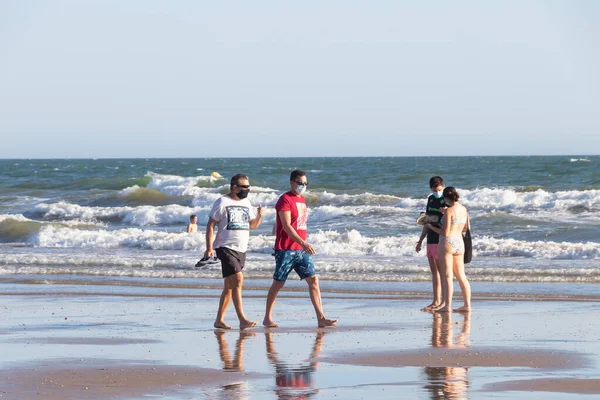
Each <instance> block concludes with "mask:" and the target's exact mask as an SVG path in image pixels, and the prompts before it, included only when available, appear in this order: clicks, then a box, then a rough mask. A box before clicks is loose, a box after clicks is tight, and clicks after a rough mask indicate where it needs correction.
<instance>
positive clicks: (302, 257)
mask: <svg viewBox="0 0 600 400" xmlns="http://www.w3.org/2000/svg"><path fill="white" fill-rule="evenodd" d="M292 269H293V270H294V271H296V273H297V274H298V276H299V277H300V279H306V278H310V277H311V276H313V275H316V274H317V271H315V264H314V263H313V259H312V257H311V256H310V254H308V253H307V252H306V251H304V250H275V273H274V274H273V279H275V280H276V281H279V282H285V281H286V279H287V277H288V275H289V274H290V272H292Z"/></svg>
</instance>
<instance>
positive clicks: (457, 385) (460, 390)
mask: <svg viewBox="0 0 600 400" xmlns="http://www.w3.org/2000/svg"><path fill="white" fill-rule="evenodd" d="M464 316H465V321H464V324H463V328H462V330H461V333H460V335H458V336H457V338H456V341H455V340H454V334H453V330H452V317H451V314H450V313H442V314H437V313H435V314H433V324H432V329H431V345H432V346H433V347H441V348H456V347H468V346H469V334H470V332H471V313H465V314H464ZM424 372H425V375H427V379H428V381H429V383H428V384H427V385H425V389H427V390H428V391H429V393H430V395H431V398H432V399H434V400H438V399H439V400H442V399H468V398H469V394H468V389H469V368H467V367H425V371H424Z"/></svg>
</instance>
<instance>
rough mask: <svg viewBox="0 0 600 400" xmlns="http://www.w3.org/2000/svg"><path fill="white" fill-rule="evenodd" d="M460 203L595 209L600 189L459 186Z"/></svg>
mask: <svg viewBox="0 0 600 400" xmlns="http://www.w3.org/2000/svg"><path fill="white" fill-rule="evenodd" d="M458 192H459V194H460V196H461V203H462V204H463V205H465V206H466V207H468V208H470V209H475V210H485V211H495V210H499V211H531V210H551V211H562V212H569V210H572V209H573V208H574V207H577V208H581V207H583V208H584V209H587V210H590V211H598V210H599V209H600V190H595V189H592V190H569V191H558V192H547V191H545V190H542V189H538V190H536V191H529V192H521V191H517V190H515V189H490V188H483V189H476V190H460V189H458Z"/></svg>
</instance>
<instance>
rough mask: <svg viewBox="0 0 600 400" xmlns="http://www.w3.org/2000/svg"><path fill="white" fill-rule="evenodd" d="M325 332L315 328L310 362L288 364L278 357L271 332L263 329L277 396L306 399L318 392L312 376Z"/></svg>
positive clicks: (280, 397)
mask: <svg viewBox="0 0 600 400" xmlns="http://www.w3.org/2000/svg"><path fill="white" fill-rule="evenodd" d="M325 332H326V331H325V330H324V329H318V330H317V334H316V337H315V343H314V345H313V349H312V353H311V355H310V362H304V363H302V364H289V363H286V362H284V361H282V360H280V359H279V357H278V354H277V351H276V350H275V344H274V342H273V334H272V333H271V332H270V331H269V330H267V331H265V340H266V346H267V357H269V360H270V361H271V364H273V366H274V367H275V385H276V390H275V393H276V394H277V398H279V399H299V400H300V399H308V398H311V397H313V396H314V395H315V394H317V393H318V392H319V389H318V388H315V387H314V386H315V382H314V376H313V374H314V372H315V370H316V368H317V366H318V364H319V363H318V362H317V361H314V359H315V358H316V357H318V356H319V355H320V354H321V347H322V345H323V336H325Z"/></svg>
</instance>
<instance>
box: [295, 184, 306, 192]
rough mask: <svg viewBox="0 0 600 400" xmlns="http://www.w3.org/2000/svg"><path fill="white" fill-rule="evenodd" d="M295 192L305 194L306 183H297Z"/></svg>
mask: <svg viewBox="0 0 600 400" xmlns="http://www.w3.org/2000/svg"><path fill="white" fill-rule="evenodd" d="M294 192H296V194H304V192H306V185H298V184H296V189H294Z"/></svg>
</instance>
